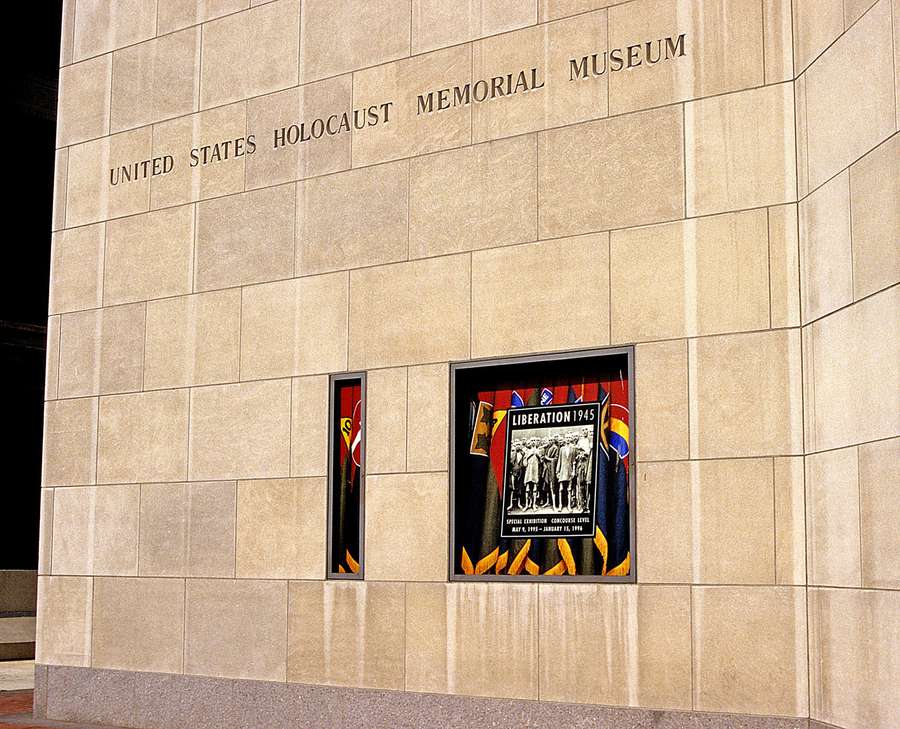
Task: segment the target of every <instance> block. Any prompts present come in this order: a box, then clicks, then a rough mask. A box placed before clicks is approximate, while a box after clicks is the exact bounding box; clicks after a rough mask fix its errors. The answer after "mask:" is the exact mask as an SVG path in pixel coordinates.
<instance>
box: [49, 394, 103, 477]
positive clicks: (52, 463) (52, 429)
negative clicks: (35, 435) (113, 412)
mask: <svg viewBox="0 0 900 729" xmlns="http://www.w3.org/2000/svg"><path fill="white" fill-rule="evenodd" d="M41 453H42V455H43V465H42V479H41V481H42V484H43V485H44V486H70V485H79V484H91V483H95V482H96V477H97V463H96V460H95V456H96V453H97V398H82V399H79V400H56V401H52V402H48V403H45V404H44V443H43V448H42V450H41Z"/></svg>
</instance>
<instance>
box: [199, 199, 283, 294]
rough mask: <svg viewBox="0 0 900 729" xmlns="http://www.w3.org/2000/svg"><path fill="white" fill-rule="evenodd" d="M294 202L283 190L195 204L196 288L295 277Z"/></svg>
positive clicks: (200, 289) (214, 287)
mask: <svg viewBox="0 0 900 729" xmlns="http://www.w3.org/2000/svg"><path fill="white" fill-rule="evenodd" d="M294 202H295V193H294V186H293V185H282V186H281V187H273V188H268V189H265V190H256V191H254V192H248V193H245V194H243V195H230V196H228V197H223V198H219V199H217V200H207V201H206V202H201V203H198V206H197V243H196V273H195V289H196V290H199V291H207V290H210V289H219V288H225V287H227V286H238V285H243V284H250V283H258V282H260V281H271V280H273V279H279V278H289V277H290V276H291V275H293V269H294Z"/></svg>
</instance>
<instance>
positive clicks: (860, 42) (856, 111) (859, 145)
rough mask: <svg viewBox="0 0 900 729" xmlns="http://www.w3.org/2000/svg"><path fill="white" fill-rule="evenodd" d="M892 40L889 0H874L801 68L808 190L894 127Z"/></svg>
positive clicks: (864, 150)
mask: <svg viewBox="0 0 900 729" xmlns="http://www.w3.org/2000/svg"><path fill="white" fill-rule="evenodd" d="M892 43H893V39H892V32H891V6H890V1H889V0H879V2H878V3H877V4H876V5H875V6H874V7H873V8H872V9H871V10H870V11H869V12H867V13H866V14H865V15H864V16H863V17H862V18H861V19H860V20H859V21H858V22H857V23H856V24H855V25H854V26H853V27H852V28H850V30H848V31H847V32H846V33H844V35H843V36H841V38H840V39H838V41H837V42H835V44H834V45H833V46H831V47H830V48H829V49H828V50H827V51H825V53H823V54H822V57H821V58H820V59H819V60H818V61H816V62H815V63H814V64H813V65H812V66H811V67H810V68H809V70H808V71H807V72H806V105H807V109H806V114H807V135H808V139H809V141H808V144H809V184H810V188H816V187H818V186H819V185H821V184H822V183H823V182H824V181H825V180H827V179H829V178H830V177H832V176H833V175H834V174H835V173H837V172H840V171H841V170H842V169H844V168H845V167H847V166H849V165H850V164H851V163H852V162H854V161H856V160H857V159H859V158H860V157H861V156H862V155H864V154H865V153H866V152H868V151H869V150H870V149H872V148H873V147H875V146H877V145H878V144H879V143H880V142H881V141H882V140H884V139H886V138H887V137H888V136H890V135H891V134H892V133H893V132H894V131H895V130H896V124H897V116H896V111H895V109H894V106H895V104H896V92H895V88H894V85H893V81H894V69H893V68H892V64H891V47H892Z"/></svg>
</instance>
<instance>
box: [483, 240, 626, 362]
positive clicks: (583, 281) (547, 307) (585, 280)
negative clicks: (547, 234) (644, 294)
mask: <svg viewBox="0 0 900 729" xmlns="http://www.w3.org/2000/svg"><path fill="white" fill-rule="evenodd" d="M608 241H609V237H608V235H607V234H605V233H600V234H596V235H589V236H581V237H578V238H564V239H562V240H550V241H540V242H538V243H529V244H526V245H522V246H515V247H510V248H497V249H492V250H486V251H478V252H476V253H474V254H473V255H472V313H473V315H472V354H473V356H476V357H484V356H489V355H499V354H512V353H518V352H540V351H543V350H548V349H574V348H578V347H590V346H596V345H603V344H607V343H608V342H609V247H608V245H609V244H608ZM548 261H556V262H560V265H563V264H562V263H561V262H565V263H564V267H565V270H567V271H571V272H572V275H571V277H570V278H569V280H568V283H567V285H563V286H560V285H559V281H558V280H557V279H556V277H555V276H553V275H547V272H546V270H545V266H546V264H547V262H548ZM498 282H502V283H500V284H499V285H498Z"/></svg>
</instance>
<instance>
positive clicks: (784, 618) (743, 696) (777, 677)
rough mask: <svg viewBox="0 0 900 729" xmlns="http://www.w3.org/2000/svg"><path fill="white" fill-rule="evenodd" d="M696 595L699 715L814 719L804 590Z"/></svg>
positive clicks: (720, 590) (710, 590)
mask: <svg viewBox="0 0 900 729" xmlns="http://www.w3.org/2000/svg"><path fill="white" fill-rule="evenodd" d="M692 590H693V633H694V638H693V642H694V649H693V665H694V671H693V676H694V709H695V710H698V711H728V712H739V713H746V714H769V715H777V716H807V711H808V705H809V702H808V688H807V685H808V681H807V650H806V598H805V590H804V589H803V588H794V587H695V588H692Z"/></svg>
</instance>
